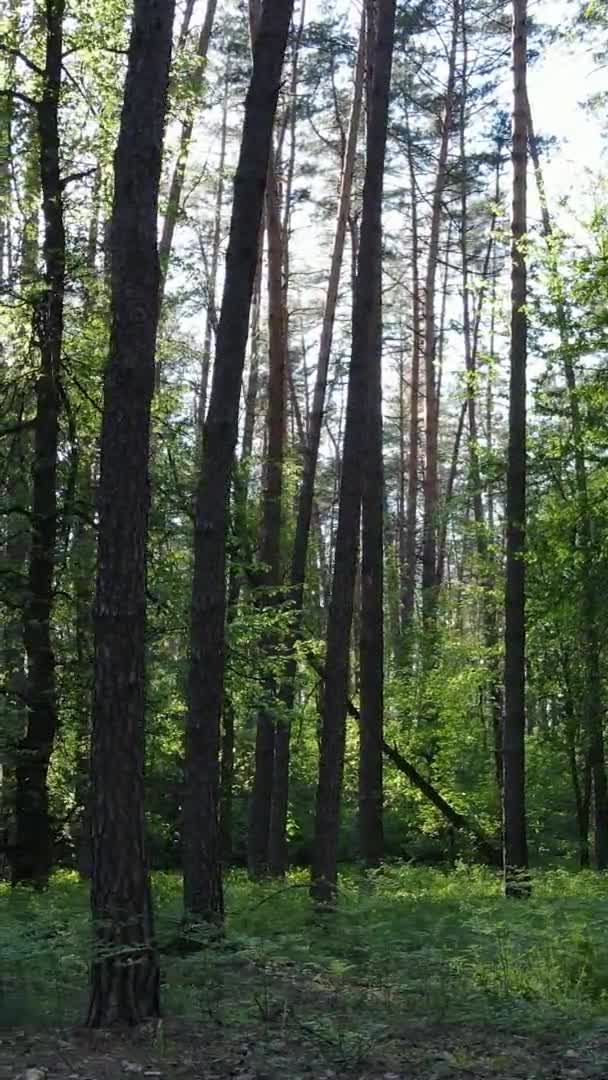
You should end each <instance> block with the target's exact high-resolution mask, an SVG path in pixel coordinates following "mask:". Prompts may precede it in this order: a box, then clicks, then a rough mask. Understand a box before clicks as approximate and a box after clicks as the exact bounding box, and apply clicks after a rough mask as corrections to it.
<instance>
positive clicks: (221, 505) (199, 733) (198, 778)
mask: <svg viewBox="0 0 608 1080" xmlns="http://www.w3.org/2000/svg"><path fill="white" fill-rule="evenodd" d="M292 11H293V0H266V2H265V4H264V7H263V9H262V14H261V17H260V23H259V28H258V31H257V34H256V35H255V42H254V45H253V71H252V75H251V82H250V85H249V91H248V94H247V99H246V103H245V120H244V126H243V137H242V142H241V152H240V157H239V163H238V166H237V171H236V175H235V180H234V201H233V207H232V220H231V226H230V239H229V243H228V252H227V255H226V275H225V282H224V295H223V298H222V307H221V313H220V319H219V325H218V332H217V337H216V354H215V359H216V362H215V365H214V369H213V380H212V388H211V400H210V404H209V412H208V415H207V421H206V424H205V433H204V439H203V457H202V462H201V466H200V475H199V480H198V490H197V499H196V515H195V529H194V577H193V583H192V614H191V626H190V659H189V709H188V719H187V726H186V769H185V772H186V777H185V788H184V825H183V841H184V905H185V908H186V911H187V912H189V913H191V914H192V915H195V916H197V917H202V918H204V919H210V920H217V919H221V918H222V915H223V898H222V881H221V867H220V861H219V836H218V786H219V769H218V755H219V734H220V715H221V709H222V701H223V690H224V674H225V671H224V657H225V614H226V581H225V578H226V528H227V519H228V497H229V488H230V474H231V469H232V462H233V457H234V449H235V446H236V440H237V434H238V411H239V399H240V392H241V380H242V376H243V366H244V360H245V349H246V344H247V333H248V329H249V310H250V306H251V297H252V292H253V284H254V278H255V272H256V266H257V262H258V250H259V246H258V245H259V233H260V223H261V218H262V207H263V202H264V190H265V186H266V179H267V174H268V164H269V160H270V152H271V145H272V128H273V124H274V118H275V113H276V107H277V98H278V93H279V88H280V82H281V71H282V67H283V57H284V54H285V48H286V44H287V36H288V32H289V25H290V20H291V15H292Z"/></svg>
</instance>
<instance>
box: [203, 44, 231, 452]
mask: <svg viewBox="0 0 608 1080" xmlns="http://www.w3.org/2000/svg"><path fill="white" fill-rule="evenodd" d="M229 89H230V64H229V62H228V61H226V71H225V73H224V94H223V100H222V129H221V134H220V156H219V160H218V163H217V188H216V190H215V214H214V218H213V236H212V239H211V263H210V266H209V281H208V283H207V288H208V293H209V295H208V298H207V311H206V313H205V337H204V339H203V358H202V361H201V385H200V390H199V398H198V410H199V412H198V424H199V431H200V432H201V434H202V431H203V427H204V425H205V414H206V412H207V393H208V389H209V372H210V369H211V332H212V329H213V317H214V313H215V296H216V290H217V270H218V265H219V260H220V240H221V234H222V208H223V205H224V171H225V167H226V141H227V137H228V100H229V93H228V92H229ZM216 329H217V328H216Z"/></svg>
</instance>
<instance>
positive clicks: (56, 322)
mask: <svg viewBox="0 0 608 1080" xmlns="http://www.w3.org/2000/svg"><path fill="white" fill-rule="evenodd" d="M63 17H64V0H49V2H48V3H47V6H46V56H45V66H44V80H43V91H42V98H41V100H40V102H39V103H38V105H37V116H38V139H39V144H40V181H41V190H42V212H43V217H44V265H45V276H44V285H43V290H42V294H41V296H40V297H39V298H38V299H37V300H36V307H35V333H36V336H37V337H38V341H39V345H40V361H41V362H40V373H39V376H38V382H37V385H36V419H35V425H34V454H33V466H32V500H31V522H32V535H31V546H30V558H29V566H28V574H27V578H28V588H27V601H26V604H25V611H24V642H25V652H26V657H27V668H28V685H27V729H26V733H25V736H24V738H23V739H22V741H21V743H20V746H19V749H18V758H17V769H16V803H15V813H16V842H15V852H14V861H13V884H18V883H28V884H32V885H35V886H36V887H37V888H43V887H44V886H45V885H46V884H47V882H48V876H49V872H50V869H51V865H52V858H53V837H52V827H51V820H50V815H49V803H48V787H47V775H48V768H49V762H50V758H51V753H52V750H53V742H54V739H55V733H56V730H57V700H56V686H55V655H54V652H53V644H52V636H51V618H52V611H53V578H54V572H55V545H56V540H57V445H58V437H59V408H60V406H59V402H60V396H59V372H60V364H61V349H62V341H63V305H64V291H65V228H64V222H63V186H62V182H61V174H60V140H59V94H60V89H61V71H62V67H61V65H62V51H63Z"/></svg>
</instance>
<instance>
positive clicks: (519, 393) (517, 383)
mask: <svg viewBox="0 0 608 1080" xmlns="http://www.w3.org/2000/svg"><path fill="white" fill-rule="evenodd" d="M526 43H527V0H513V131H512V140H513V141H512V158H513V221H512V246H511V380H510V393H509V450H508V460H507V503H506V533H507V541H506V553H507V569H506V592H505V722H504V736H503V769H504V772H503V837H504V840H503V842H504V872H505V892H506V895H507V896H526V895H527V894H528V893H529V891H530V888H529V879H528V877H527V869H528V844H527V836H526V798H525V728H526V723H525V719H526V694H525V686H526V672H525V657H526V624H525V606H526V581H525V561H524V558H525V536H526V359H527V333H528V326H527V316H526V310H525V305H526V299H527V283H526V257H525V253H524V251H523V248H522V243H523V239H524V237H525V235H526V228H527V221H526V202H527V198H526V188H527V183H526V172H527V160H528V154H527V127H528V122H527V93H526V67H527V57H526Z"/></svg>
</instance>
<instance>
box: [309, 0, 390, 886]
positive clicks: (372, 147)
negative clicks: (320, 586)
mask: <svg viewBox="0 0 608 1080" xmlns="http://www.w3.org/2000/svg"><path fill="white" fill-rule="evenodd" d="M376 18H377V22H376V40H375V48H374V65H373V82H372V87H371V95H370V113H371V115H370V123H369V124H368V132H367V162H366V170H365V182H364V188H363V209H362V220H361V237H360V244H359V257H358V265H357V280H356V289H355V297H354V310H353V341H352V354H351V366H350V375H349V384H348V400H347V409H346V426H345V434H344V451H343V460H342V476H341V482H340V508H339V516H338V532H337V537H336V553H335V561H334V574H333V585H332V597H331V604H330V609H329V618H328V625H327V660H326V671H327V676H328V677H327V679H326V683H325V694H324V700H323V708H322V715H321V747H320V761H319V781H318V786H317V796H316V811H315V833H314V844H313V861H312V882H311V895H312V896H313V898H314V899H315V900H316V901H317V902H321V903H327V902H331V901H332V899H333V898H334V896H335V891H336V880H337V842H338V827H339V813H340V798H341V789H342V774H343V767H344V739H345V731H346V711H347V700H348V676H349V650H350V635H351V625H352V617H353V601H354V587H355V577H356V570H357V550H358V537H359V518H360V512H361V498H362V462H363V453H364V439H365V432H366V412H367V407H368V406H367V403H368V393H369V385H370V375H371V372H370V365H369V357H370V352H372V351H373V350H374V348H375V345H376V339H375V310H376V306H377V301H378V281H379V273H380V259H381V246H382V244H381V240H382V190H383V180H384V155H385V148H386V131H387V121H388V103H389V88H390V79H391V64H392V54H393V38H394V24H395V3H394V0H379V2H378V6H377V16H376Z"/></svg>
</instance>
